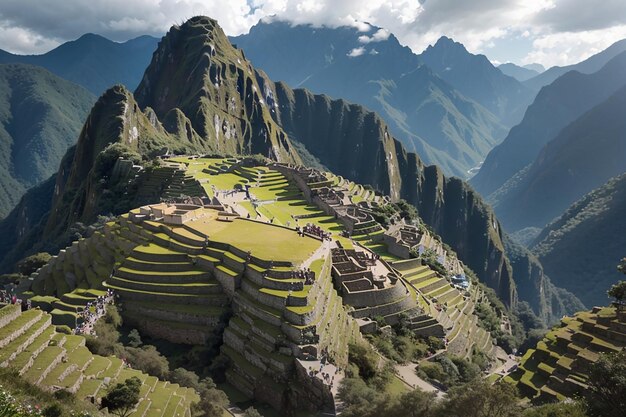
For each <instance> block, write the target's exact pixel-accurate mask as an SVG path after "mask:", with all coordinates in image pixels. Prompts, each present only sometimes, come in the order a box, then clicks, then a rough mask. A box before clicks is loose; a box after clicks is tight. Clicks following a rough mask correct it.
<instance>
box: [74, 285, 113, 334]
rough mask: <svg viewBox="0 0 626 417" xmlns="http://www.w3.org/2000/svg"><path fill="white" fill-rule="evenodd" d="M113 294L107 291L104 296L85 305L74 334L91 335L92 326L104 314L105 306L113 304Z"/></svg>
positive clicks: (109, 290)
mask: <svg viewBox="0 0 626 417" xmlns="http://www.w3.org/2000/svg"><path fill="white" fill-rule="evenodd" d="M114 300H115V294H114V293H113V290H111V289H108V290H107V293H106V295H101V296H99V297H98V298H96V299H95V300H94V301H90V302H88V303H87V305H86V306H85V308H84V309H83V310H82V311H81V312H80V318H81V319H82V321H81V323H80V324H78V325H77V326H76V328H75V329H74V333H75V334H91V332H92V331H93V326H94V324H95V323H96V321H98V319H99V318H100V317H102V316H104V314H105V313H106V306H107V305H109V304H113V302H114Z"/></svg>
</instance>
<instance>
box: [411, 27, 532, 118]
mask: <svg viewBox="0 0 626 417" xmlns="http://www.w3.org/2000/svg"><path fill="white" fill-rule="evenodd" d="M419 58H420V61H421V62H423V63H424V64H426V65H428V66H429V67H430V68H432V69H433V71H435V72H436V73H437V75H439V76H440V77H441V78H443V79H444V80H446V81H447V82H448V83H449V84H450V85H452V86H453V87H454V88H456V89H457V90H459V91H460V92H461V93H462V94H464V95H466V96H467V97H470V98H472V99H473V100H475V101H477V102H478V103H480V104H481V105H482V106H484V107H485V108H486V109H488V110H489V111H490V112H491V113H493V114H495V115H496V116H497V117H498V118H499V120H500V121H501V122H502V123H503V124H504V125H505V126H508V127H511V126H514V125H515V124H517V123H518V122H519V121H520V120H522V117H523V116H524V112H525V111H526V107H528V105H529V104H530V103H532V101H533V99H534V98H535V94H536V90H535V89H532V88H529V87H526V86H524V85H523V84H522V83H520V82H519V81H518V80H516V79H515V78H513V77H510V76H508V75H505V74H504V73H502V71H500V70H499V69H498V68H496V67H494V66H493V64H492V63H491V62H490V61H489V60H488V59H487V57H485V56H484V55H473V54H470V53H469V52H467V50H466V49H465V47H464V46H463V45H462V44H460V43H458V42H455V41H453V40H452V39H450V38H447V37H445V36H443V37H441V38H440V39H439V40H438V41H437V43H435V44H434V45H431V46H429V47H428V48H426V50H425V51H424V52H422V53H421V54H420V55H419Z"/></svg>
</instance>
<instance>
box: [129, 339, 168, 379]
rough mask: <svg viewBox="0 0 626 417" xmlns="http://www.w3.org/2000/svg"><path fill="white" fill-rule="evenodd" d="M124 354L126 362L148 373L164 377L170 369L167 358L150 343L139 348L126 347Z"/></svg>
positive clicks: (160, 377)
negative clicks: (126, 356)
mask: <svg viewBox="0 0 626 417" xmlns="http://www.w3.org/2000/svg"><path fill="white" fill-rule="evenodd" d="M125 350H126V354H127V355H128V358H127V359H128V362H129V363H130V364H131V365H132V367H133V368H135V369H139V370H141V371H144V372H145V373H147V374H149V375H153V376H156V377H157V378H159V379H164V378H165V377H166V376H167V374H168V373H169V370H170V365H169V362H168V361H167V358H166V357H165V356H163V355H161V353H159V351H158V350H156V348H155V347H154V346H152V345H145V346H142V347H140V348H133V347H127V348H126V349H125Z"/></svg>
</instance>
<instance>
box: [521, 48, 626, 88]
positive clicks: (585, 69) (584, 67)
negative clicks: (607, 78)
mask: <svg viewBox="0 0 626 417" xmlns="http://www.w3.org/2000/svg"><path fill="white" fill-rule="evenodd" d="M624 51H626V39H622V40H621V41H617V42H615V43H614V44H613V45H611V46H609V47H608V48H607V49H605V50H604V51H602V52H599V53H597V54H595V55H592V56H591V57H589V58H587V59H585V60H584V61H582V62H579V63H578V64H573V65H566V66H564V67H552V68H549V69H548V70H546V71H545V72H543V73H541V74H539V75H537V76H536V77H533V78H531V79H529V80H527V81H526V82H524V84H525V85H526V86H528V87H530V88H533V89H537V90H538V89H540V88H541V87H543V86H544V85H548V84H550V83H552V82H553V81H554V80H556V79H557V78H559V77H560V76H561V75H563V74H565V73H567V72H569V71H578V72H580V73H583V74H591V73H593V72H596V71H598V70H600V68H602V67H603V66H604V65H606V63H607V62H609V61H610V60H611V59H613V58H614V57H616V56H617V55H619V54H621V53H622V52H624Z"/></svg>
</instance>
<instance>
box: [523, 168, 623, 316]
mask: <svg viewBox="0 0 626 417" xmlns="http://www.w3.org/2000/svg"><path fill="white" fill-rule="evenodd" d="M624 213H626V174H622V175H620V176H618V177H615V178H612V179H611V180H610V181H608V182H607V183H606V184H605V185H603V186H602V187H600V188H598V189H596V190H593V191H592V192H591V193H589V194H587V195H586V196H584V197H583V198H582V199H581V200H579V201H577V202H576V203H574V204H572V206H571V207H569V208H568V209H567V210H566V211H565V213H564V214H563V215H562V216H561V217H559V218H558V219H557V220H555V221H554V222H553V223H551V224H549V225H548V226H547V227H546V228H545V229H544V230H543V231H542V232H541V235H540V236H539V238H537V240H536V241H535V244H534V247H533V248H532V250H533V252H534V253H535V254H536V255H537V256H538V257H539V258H540V259H541V262H542V263H543V265H544V268H545V269H546V271H547V272H548V273H549V274H550V277H551V278H552V280H553V281H554V283H555V284H556V285H559V286H561V287H563V288H566V289H568V290H569V291H571V292H573V293H574V294H576V295H577V296H578V297H579V298H580V299H581V300H582V301H583V302H584V303H585V304H586V305H587V306H594V305H606V304H607V303H608V297H607V295H606V289H607V288H609V287H610V286H611V285H612V284H614V283H615V282H617V281H618V280H619V279H620V276H621V277H623V275H621V274H620V273H619V272H617V270H616V267H615V265H616V264H617V263H618V261H619V260H620V259H621V258H623V257H624V248H626V233H624V230H626V216H624Z"/></svg>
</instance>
